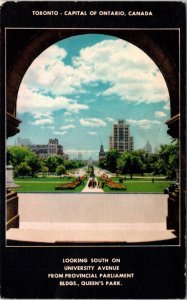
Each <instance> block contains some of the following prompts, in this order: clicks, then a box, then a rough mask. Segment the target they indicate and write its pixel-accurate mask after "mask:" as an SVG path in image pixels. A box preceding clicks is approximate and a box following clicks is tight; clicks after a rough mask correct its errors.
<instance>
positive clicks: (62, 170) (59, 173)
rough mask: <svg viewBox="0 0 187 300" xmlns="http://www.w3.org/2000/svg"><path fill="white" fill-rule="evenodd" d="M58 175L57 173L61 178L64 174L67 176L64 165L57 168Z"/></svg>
mask: <svg viewBox="0 0 187 300" xmlns="http://www.w3.org/2000/svg"><path fill="white" fill-rule="evenodd" d="M56 173H57V175H60V177H61V175H62V174H66V168H65V166H63V165H59V166H57V168H56Z"/></svg>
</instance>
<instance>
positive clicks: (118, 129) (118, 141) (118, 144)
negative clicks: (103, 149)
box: [109, 120, 134, 152]
mask: <svg viewBox="0 0 187 300" xmlns="http://www.w3.org/2000/svg"><path fill="white" fill-rule="evenodd" d="M109 149H110V150H111V149H116V150H118V151H119V152H125V151H132V150H134V138H133V137H132V136H130V126H129V125H128V124H126V123H125V120H118V123H117V124H113V127H112V135H111V136H110V137H109Z"/></svg>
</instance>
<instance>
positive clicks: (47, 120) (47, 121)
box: [31, 118, 54, 125]
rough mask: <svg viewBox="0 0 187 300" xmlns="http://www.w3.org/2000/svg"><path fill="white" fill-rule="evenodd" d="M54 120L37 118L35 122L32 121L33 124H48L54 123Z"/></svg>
mask: <svg viewBox="0 0 187 300" xmlns="http://www.w3.org/2000/svg"><path fill="white" fill-rule="evenodd" d="M53 123H54V121H53V120H52V119H49V118H44V119H39V120H35V121H34V122H31V124H32V125H47V124H53Z"/></svg>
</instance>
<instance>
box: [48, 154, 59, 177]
mask: <svg viewBox="0 0 187 300" xmlns="http://www.w3.org/2000/svg"><path fill="white" fill-rule="evenodd" d="M58 165H59V159H58V156H56V155H54V156H50V157H48V159H47V161H46V166H47V167H48V169H49V172H50V173H55V171H56V168H57V166H58Z"/></svg>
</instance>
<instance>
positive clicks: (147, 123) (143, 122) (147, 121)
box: [127, 119, 161, 129]
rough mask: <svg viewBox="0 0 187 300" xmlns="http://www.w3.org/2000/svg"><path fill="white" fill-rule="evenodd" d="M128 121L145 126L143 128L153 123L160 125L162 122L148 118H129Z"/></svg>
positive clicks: (149, 126)
mask: <svg viewBox="0 0 187 300" xmlns="http://www.w3.org/2000/svg"><path fill="white" fill-rule="evenodd" d="M127 123H129V124H133V125H137V126H139V127H140V128H143V129H149V128H151V127H152V126H153V125H159V124H161V122H159V121H154V120H147V119H142V120H132V119H128V120H127Z"/></svg>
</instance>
